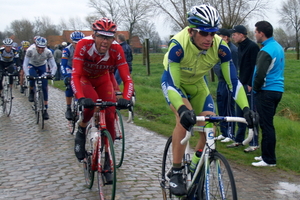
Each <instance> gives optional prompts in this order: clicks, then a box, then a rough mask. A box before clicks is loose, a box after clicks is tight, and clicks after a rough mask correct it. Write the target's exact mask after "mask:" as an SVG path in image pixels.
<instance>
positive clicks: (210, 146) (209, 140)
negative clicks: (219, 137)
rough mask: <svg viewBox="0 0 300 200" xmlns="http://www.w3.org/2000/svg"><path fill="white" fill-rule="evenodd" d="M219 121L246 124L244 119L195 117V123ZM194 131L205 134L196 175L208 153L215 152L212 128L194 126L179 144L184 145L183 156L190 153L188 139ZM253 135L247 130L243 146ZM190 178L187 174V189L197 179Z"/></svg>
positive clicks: (251, 130) (206, 159)
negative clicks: (204, 142)
mask: <svg viewBox="0 0 300 200" xmlns="http://www.w3.org/2000/svg"><path fill="white" fill-rule="evenodd" d="M207 118H209V119H211V120H207ZM214 118H215V120H214ZM221 120H224V121H225V122H241V123H245V124H247V122H246V120H245V118H243V117H220V116H209V117H206V116H197V122H204V121H215V122H217V121H221ZM194 131H198V132H205V134H206V144H205V146H204V149H203V153H202V156H201V158H200V160H199V163H198V165H197V168H196V170H195V174H198V173H199V172H200V169H201V166H202V165H203V164H204V163H207V162H208V159H209V153H210V152H211V151H212V150H215V132H214V128H213V126H211V127H203V126H197V125H195V126H194V127H193V129H192V132H190V131H187V132H186V136H185V137H184V138H183V139H182V140H181V142H180V143H181V144H182V145H184V144H186V148H185V155H187V154H189V152H190V151H189V150H190V145H189V139H190V137H191V136H192V134H193V132H194ZM253 134H254V131H253V129H249V132H248V137H247V138H246V139H245V140H244V141H243V145H247V144H248V143H249V142H250V141H251V140H252V138H253ZM206 167H207V166H206ZM191 176H192V175H191V173H188V177H187V188H189V187H190V186H191V185H192V184H193V183H194V182H195V180H196V177H197V176H193V179H192V177H191Z"/></svg>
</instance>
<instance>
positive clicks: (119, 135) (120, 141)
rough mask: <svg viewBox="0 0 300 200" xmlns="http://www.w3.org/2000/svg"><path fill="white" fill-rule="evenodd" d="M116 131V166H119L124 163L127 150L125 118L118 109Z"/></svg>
mask: <svg viewBox="0 0 300 200" xmlns="http://www.w3.org/2000/svg"><path fill="white" fill-rule="evenodd" d="M115 132H116V138H115V141H114V150H115V158H116V167H117V168H119V167H121V166H122V164H123V159H124V152H125V133H124V125H123V119H122V115H121V113H120V111H119V110H118V109H116V113H115Z"/></svg>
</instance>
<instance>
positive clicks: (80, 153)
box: [74, 127, 85, 162]
mask: <svg viewBox="0 0 300 200" xmlns="http://www.w3.org/2000/svg"><path fill="white" fill-rule="evenodd" d="M74 152H75V156H76V157H77V159H78V161H79V162H81V161H82V160H83V159H84V157H85V134H84V133H83V132H82V130H81V129H80V128H79V127H78V131H77V132H76V137H75V146H74Z"/></svg>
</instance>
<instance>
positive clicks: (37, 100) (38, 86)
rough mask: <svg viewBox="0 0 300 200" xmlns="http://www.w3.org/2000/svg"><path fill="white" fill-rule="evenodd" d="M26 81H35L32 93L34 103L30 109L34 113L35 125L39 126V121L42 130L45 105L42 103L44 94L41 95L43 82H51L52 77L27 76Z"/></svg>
mask: <svg viewBox="0 0 300 200" xmlns="http://www.w3.org/2000/svg"><path fill="white" fill-rule="evenodd" d="M27 78H28V80H35V92H34V101H33V105H32V109H33V110H34V113H35V118H36V124H39V122H40V121H41V126H42V129H44V121H45V119H44V111H45V103H44V93H43V88H42V86H43V84H42V82H43V80H45V79H46V80H52V76H48V75H42V76H36V77H34V76H28V77H27Z"/></svg>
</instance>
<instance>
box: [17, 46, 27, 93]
mask: <svg viewBox="0 0 300 200" xmlns="http://www.w3.org/2000/svg"><path fill="white" fill-rule="evenodd" d="M21 45H22V46H21V48H20V49H19V59H20V64H21V66H23V62H24V57H25V54H26V51H27V49H28V47H29V46H30V43H29V42H28V41H22V42H21ZM19 78H20V92H21V93H24V89H25V86H24V85H23V83H24V71H23V68H22V67H21V68H20V74H19Z"/></svg>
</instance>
